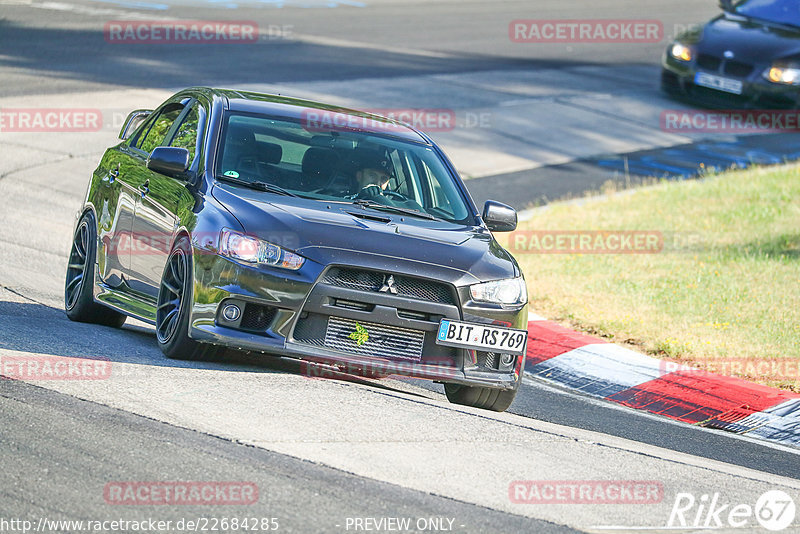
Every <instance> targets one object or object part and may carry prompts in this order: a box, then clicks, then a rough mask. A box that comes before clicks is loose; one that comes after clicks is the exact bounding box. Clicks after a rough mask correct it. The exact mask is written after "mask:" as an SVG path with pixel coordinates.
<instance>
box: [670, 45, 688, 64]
mask: <svg viewBox="0 0 800 534" xmlns="http://www.w3.org/2000/svg"><path fill="white" fill-rule="evenodd" d="M669 53H670V55H672V57H674V58H675V59H679V60H681V61H691V60H692V49H691V48H689V47H688V46H686V45H683V44H681V43H675V44H674V45H672V48H670V49H669Z"/></svg>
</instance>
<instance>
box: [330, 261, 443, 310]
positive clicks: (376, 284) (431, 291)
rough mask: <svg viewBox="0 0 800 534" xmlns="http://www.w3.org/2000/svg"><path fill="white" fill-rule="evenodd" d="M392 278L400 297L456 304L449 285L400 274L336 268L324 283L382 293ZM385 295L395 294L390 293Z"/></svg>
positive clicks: (331, 270) (387, 292)
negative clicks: (382, 289)
mask: <svg viewBox="0 0 800 534" xmlns="http://www.w3.org/2000/svg"><path fill="white" fill-rule="evenodd" d="M390 276H391V277H392V279H393V282H394V284H392V285H393V287H394V289H396V290H397V293H396V294H397V296H399V297H406V298H410V299H415V300H424V301H428V302H437V303H440V304H455V297H454V295H453V291H452V288H451V287H450V286H448V285H447V284H443V283H441V282H434V281H431V280H425V279H422V278H414V277H411V276H404V275H399V274H391V273H381V272H377V271H366V270H363V269H351V268H347V267H334V268H332V269H330V270H329V271H328V272H327V273H325V277H324V278H323V280H322V282H323V283H325V284H330V285H333V286H338V287H346V288H348V289H356V290H359V291H369V292H380V290H381V288H383V287H384V284H386V283H387V282H388V280H389V277H390ZM385 293H386V294H394V293H392V292H390V291H386V292H385Z"/></svg>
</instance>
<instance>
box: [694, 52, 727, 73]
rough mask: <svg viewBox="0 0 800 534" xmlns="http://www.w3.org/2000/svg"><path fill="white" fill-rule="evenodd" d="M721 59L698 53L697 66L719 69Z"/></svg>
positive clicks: (712, 69)
mask: <svg viewBox="0 0 800 534" xmlns="http://www.w3.org/2000/svg"><path fill="white" fill-rule="evenodd" d="M720 64H722V60H721V59H720V58H718V57H714V56H712V55H709V54H700V55H699V56H697V66H698V67H701V68H703V69H706V70H711V71H716V70H717V69H719V66H720Z"/></svg>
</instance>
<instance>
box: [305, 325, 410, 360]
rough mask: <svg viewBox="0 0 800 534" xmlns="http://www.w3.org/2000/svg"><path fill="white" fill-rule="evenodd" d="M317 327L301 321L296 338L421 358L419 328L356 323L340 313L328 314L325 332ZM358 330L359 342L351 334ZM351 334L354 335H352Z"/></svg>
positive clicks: (368, 353) (354, 350) (368, 352)
mask: <svg viewBox="0 0 800 534" xmlns="http://www.w3.org/2000/svg"><path fill="white" fill-rule="evenodd" d="M359 326H360V327H361V328H359ZM320 330H321V329H320V328H314V327H312V326H311V323H308V322H303V321H301V322H300V323H298V325H297V328H296V329H295V339H297V340H298V341H302V342H303V343H307V344H311V345H317V346H321V347H325V348H327V349H331V350H336V351H340V352H346V353H348V354H358V355H360V356H370V357H373V358H386V359H388V360H406V361H414V362H418V361H420V360H421V359H422V347H423V345H424V342H425V332H423V331H422V330H411V329H408V328H399V327H396V326H387V325H382V324H377V323H367V322H361V321H359V322H358V326H357V325H356V321H353V320H351V319H345V318H342V317H330V318H328V325H327V328H326V329H325V331H324V332H322V331H320ZM357 332H361V333H362V337H361V339H362V341H363V342H362V344H361V345H359V344H358V336H356V335H353V334H354V333H357ZM351 335H353V337H351ZM354 337H355V338H356V339H353V338H354Z"/></svg>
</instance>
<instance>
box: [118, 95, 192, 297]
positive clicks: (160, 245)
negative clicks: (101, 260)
mask: <svg viewBox="0 0 800 534" xmlns="http://www.w3.org/2000/svg"><path fill="white" fill-rule="evenodd" d="M198 107H199V106H198V104H197V102H196V101H194V100H184V101H183V102H180V103H177V104H175V105H172V106H168V107H165V109H164V112H163V114H162V118H161V120H160V121H159V120H158V119H157V120H156V122H155V123H154V126H153V128H154V131H156V132H158V134H157V135H156V136H154V137H152V138H151V139H150V140H149V141H145V143H143V145H142V147H141V150H142V152H143V154H142V156H143V157H145V165H144V166H143V173H142V178H143V179H144V180H141V179H140V180H139V182H138V183H137V187H138V190H139V196H138V198H137V203H136V208H135V215H134V221H133V232H132V233H133V246H132V248H131V262H130V282H129V284H130V287H131V289H134V290H135V291H137V292H139V293H142V294H144V295H146V296H148V297H151V298H153V299H156V298H157V297H158V289H159V285H160V283H161V275H162V273H163V270H164V265H166V262H167V256H168V255H169V251H170V250H169V249H170V246H171V244H172V237H173V235H174V233H175V230H176V229H177V227H178V222H179V221H178V217H177V210H178V206H179V204H180V202H181V199H182V197H184V196H187V195H188V192H187V190H186V183H185V182H182V181H180V180H177V179H175V178H171V177H168V176H164V175H162V174H159V173H157V172H154V171H151V170H149V169H147V167H146V156H144V153H147V154H149V152H150V151H152V149H153V148H155V147H156V146H179V147H183V148H186V149H188V150H189V157H190V161H192V162H193V160H194V158H195V155H196V153H197V150H196V149H197V140H198V122H199V112H198ZM162 132H163V133H162ZM158 137H160V138H161V139H160V140H158V141H157V140H156V139H157V138H158Z"/></svg>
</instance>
